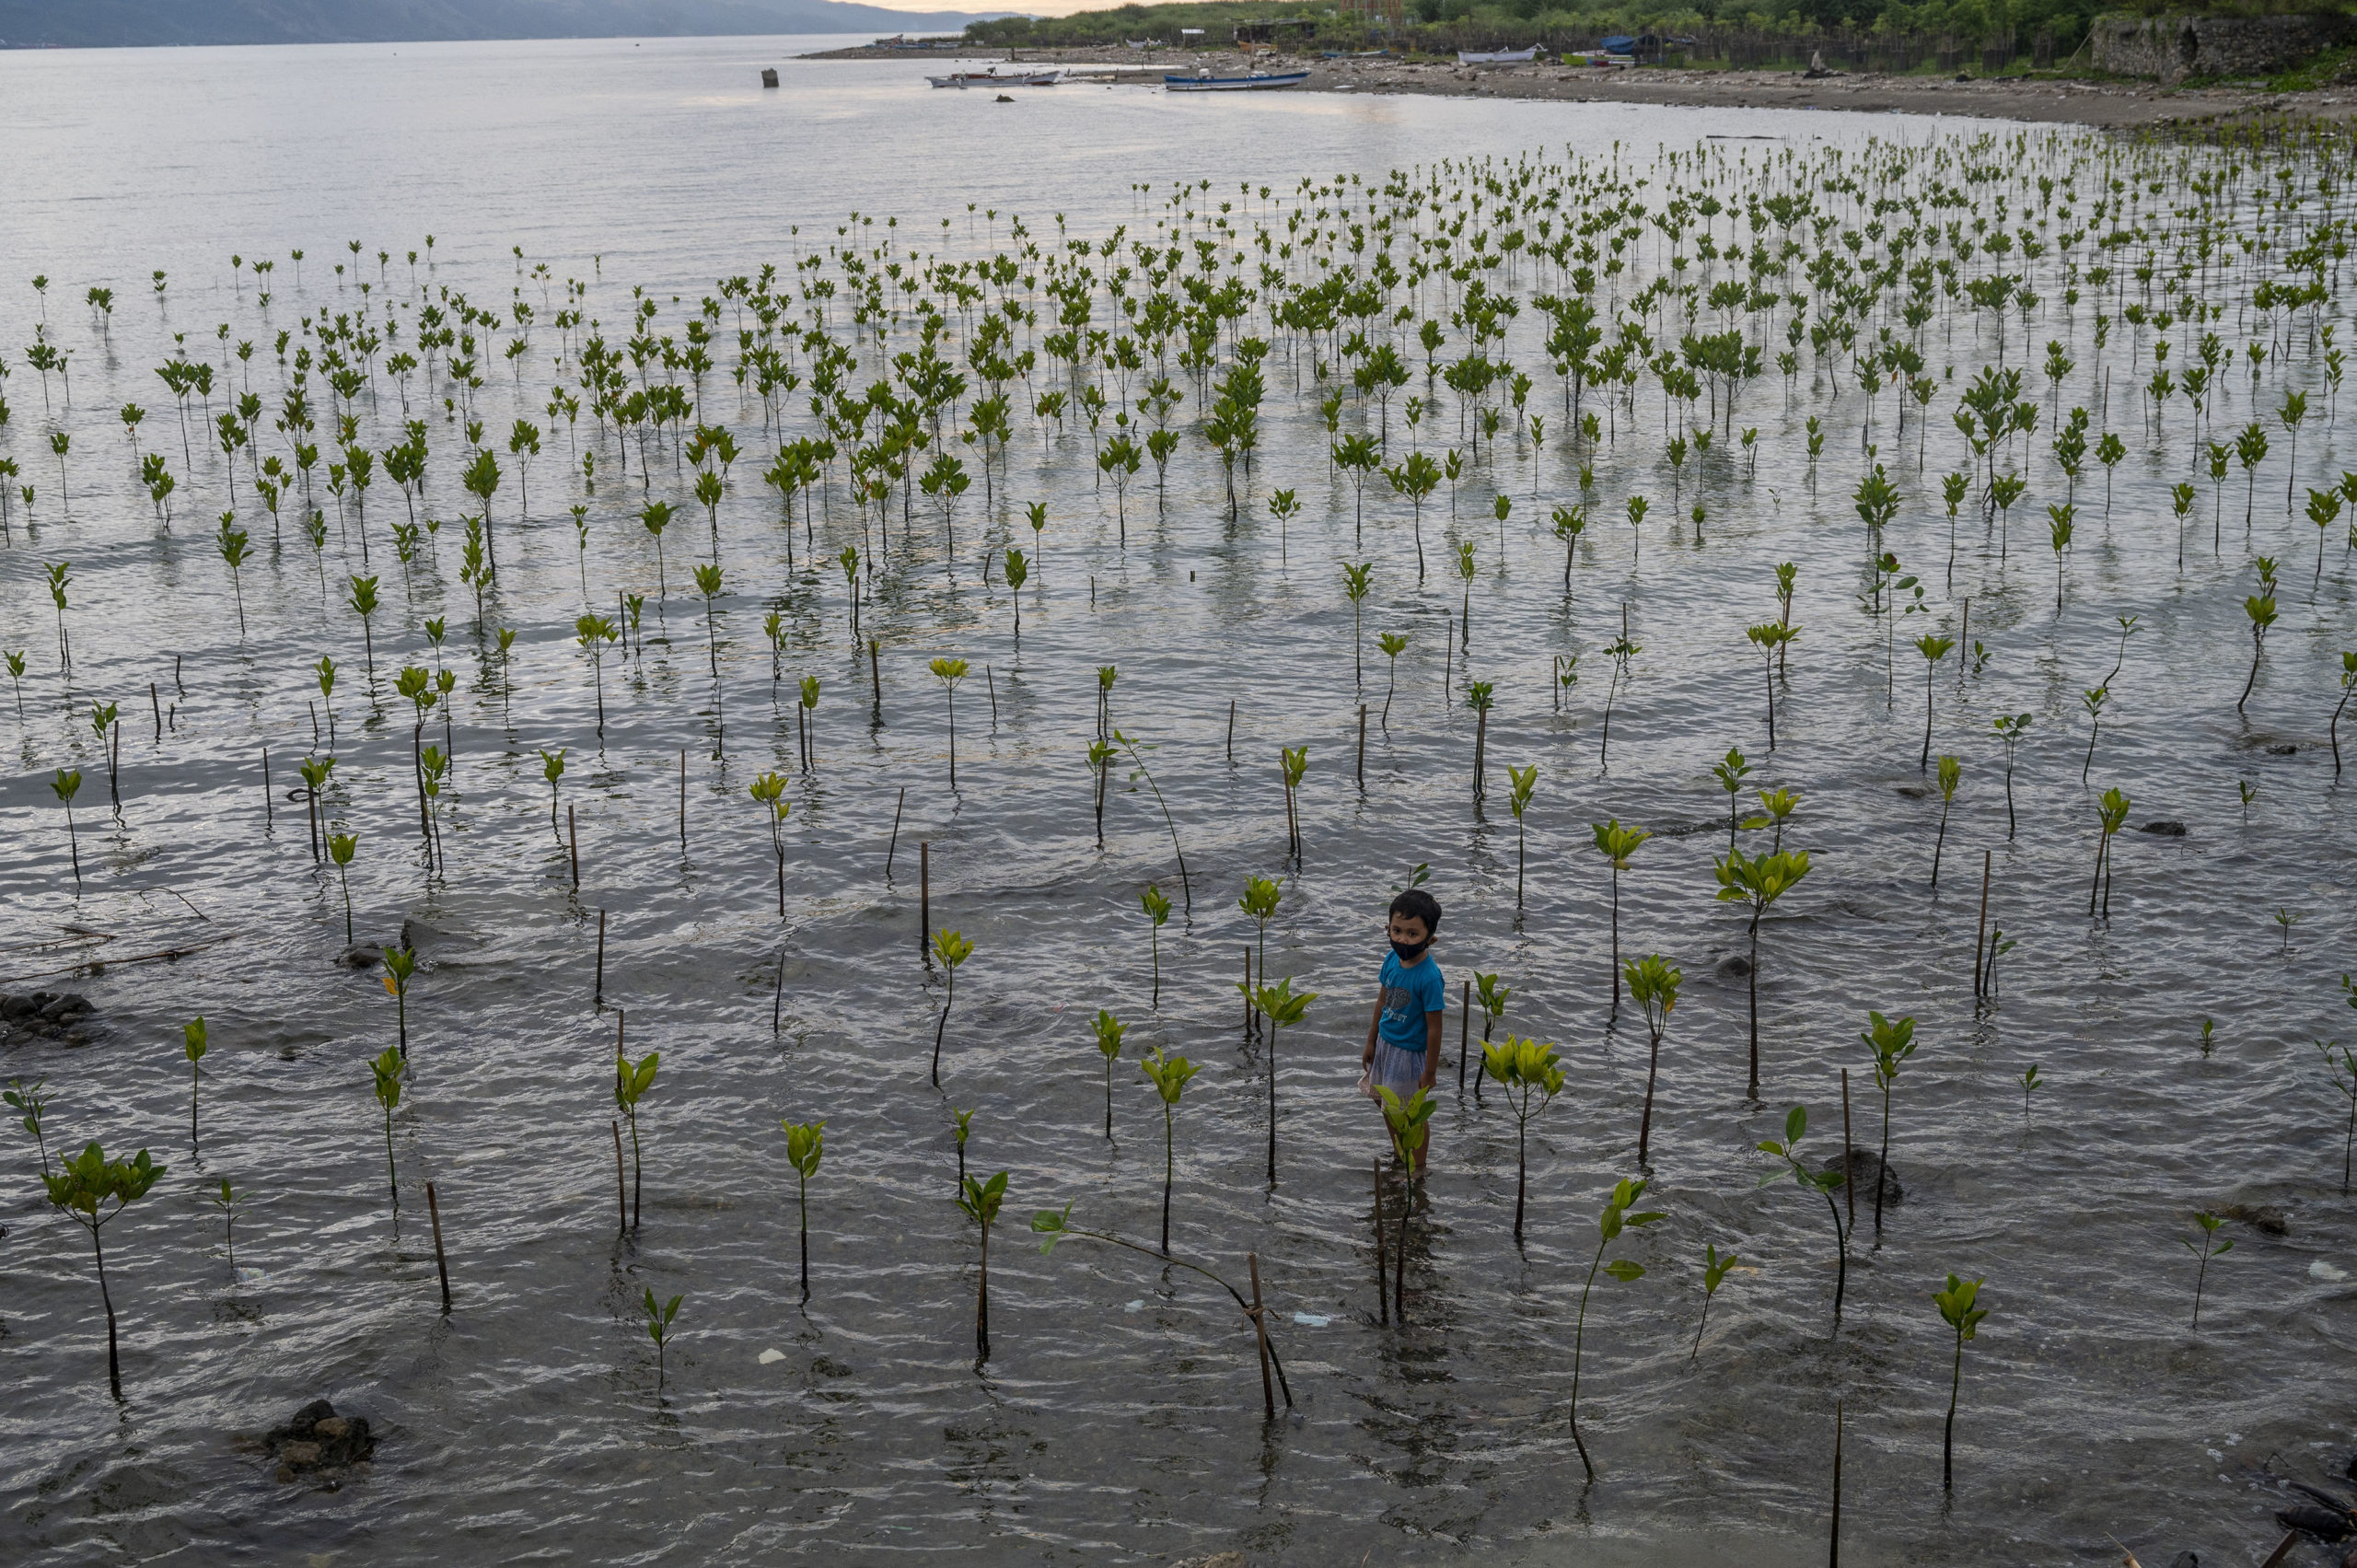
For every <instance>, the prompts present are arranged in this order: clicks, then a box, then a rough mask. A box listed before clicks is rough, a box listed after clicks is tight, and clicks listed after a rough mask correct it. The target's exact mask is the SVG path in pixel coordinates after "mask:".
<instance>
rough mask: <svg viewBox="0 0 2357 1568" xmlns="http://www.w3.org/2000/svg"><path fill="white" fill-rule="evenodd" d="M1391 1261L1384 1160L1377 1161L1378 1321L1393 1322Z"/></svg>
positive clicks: (1376, 1245)
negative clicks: (1387, 1245)
mask: <svg viewBox="0 0 2357 1568" xmlns="http://www.w3.org/2000/svg"><path fill="white" fill-rule="evenodd" d="M1390 1265H1391V1260H1390V1259H1389V1257H1388V1256H1387V1254H1386V1252H1385V1250H1384V1244H1383V1158H1382V1156H1379V1155H1378V1156H1376V1161H1375V1302H1376V1313H1377V1315H1378V1316H1377V1321H1379V1322H1382V1323H1386V1324H1388V1323H1389V1322H1390V1321H1391V1292H1390V1291H1389V1290H1387V1288H1385V1287H1386V1286H1387V1285H1389V1284H1390V1283H1391V1280H1390V1274H1391V1266H1390Z"/></svg>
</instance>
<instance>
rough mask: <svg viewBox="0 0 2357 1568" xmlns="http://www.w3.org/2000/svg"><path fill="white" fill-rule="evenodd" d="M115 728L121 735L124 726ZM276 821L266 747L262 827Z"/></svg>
mask: <svg viewBox="0 0 2357 1568" xmlns="http://www.w3.org/2000/svg"><path fill="white" fill-rule="evenodd" d="M115 728H116V733H117V734H118V735H120V734H121V733H122V726H120V725H118V726H115ZM275 820H277V813H276V811H275V809H274V808H273V806H272V804H271V799H270V748H269V747H267V746H265V747H263V748H262V749H261V825H262V826H263V827H264V828H268V827H269V826H270V825H271V824H272V823H273V821H275Z"/></svg>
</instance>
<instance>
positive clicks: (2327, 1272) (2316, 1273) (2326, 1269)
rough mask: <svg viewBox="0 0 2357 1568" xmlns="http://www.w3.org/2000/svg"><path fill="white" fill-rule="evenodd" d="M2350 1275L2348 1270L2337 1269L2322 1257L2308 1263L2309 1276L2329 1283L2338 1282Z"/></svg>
mask: <svg viewBox="0 0 2357 1568" xmlns="http://www.w3.org/2000/svg"><path fill="white" fill-rule="evenodd" d="M2348 1277H2349V1271H2348V1270H2346V1269H2336V1268H2334V1267H2333V1266H2332V1265H2331V1264H2330V1263H2328V1262H2326V1261H2325V1260H2323V1259H2321V1258H2319V1259H2317V1260H2316V1261H2315V1262H2313V1263H2310V1264H2309V1265H2308V1278H2310V1279H2312V1280H2324V1281H2327V1282H2328V1283H2339V1282H2340V1281H2341V1280H2345V1279H2347V1278H2348Z"/></svg>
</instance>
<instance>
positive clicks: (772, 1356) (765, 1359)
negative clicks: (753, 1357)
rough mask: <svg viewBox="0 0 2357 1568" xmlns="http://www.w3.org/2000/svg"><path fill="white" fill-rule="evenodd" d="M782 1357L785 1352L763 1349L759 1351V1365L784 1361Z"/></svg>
mask: <svg viewBox="0 0 2357 1568" xmlns="http://www.w3.org/2000/svg"><path fill="white" fill-rule="evenodd" d="M784 1359H785V1352H784V1351H782V1350H765V1351H763V1352H761V1365H763V1366H767V1365H769V1364H770V1363H772V1362H773V1361H784Z"/></svg>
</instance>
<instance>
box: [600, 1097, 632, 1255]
mask: <svg viewBox="0 0 2357 1568" xmlns="http://www.w3.org/2000/svg"><path fill="white" fill-rule="evenodd" d="M606 1125H607V1126H609V1127H611V1128H612V1129H613V1130H614V1209H615V1212H616V1213H617V1214H619V1215H620V1216H621V1228H622V1229H623V1230H625V1231H627V1230H629V1229H630V1184H629V1183H628V1182H626V1181H624V1180H623V1179H622V1124H621V1122H619V1121H609V1122H607V1123H606Z"/></svg>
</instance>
